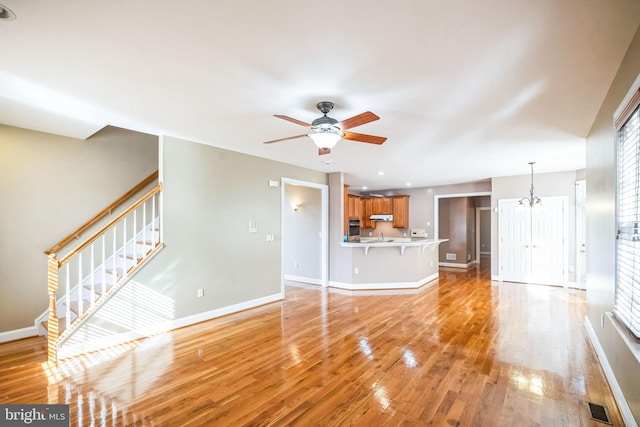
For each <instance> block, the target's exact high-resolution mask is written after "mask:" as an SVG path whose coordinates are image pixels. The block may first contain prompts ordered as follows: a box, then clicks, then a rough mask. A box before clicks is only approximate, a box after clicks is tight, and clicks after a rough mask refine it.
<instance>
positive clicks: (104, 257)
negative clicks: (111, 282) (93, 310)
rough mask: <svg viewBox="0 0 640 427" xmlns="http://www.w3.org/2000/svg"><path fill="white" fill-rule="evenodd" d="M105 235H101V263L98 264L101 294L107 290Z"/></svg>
mask: <svg viewBox="0 0 640 427" xmlns="http://www.w3.org/2000/svg"><path fill="white" fill-rule="evenodd" d="M106 239H107V233H104V234H103V235H102V262H101V263H100V268H101V269H102V294H101V295H104V292H105V291H106V290H107V253H106V251H107V243H106Z"/></svg>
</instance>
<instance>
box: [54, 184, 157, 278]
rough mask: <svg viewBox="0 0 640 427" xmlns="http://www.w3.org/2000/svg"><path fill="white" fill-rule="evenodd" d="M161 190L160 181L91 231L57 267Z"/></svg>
mask: <svg viewBox="0 0 640 427" xmlns="http://www.w3.org/2000/svg"><path fill="white" fill-rule="evenodd" d="M161 191H162V183H161V182H160V183H158V185H156V186H155V187H154V188H153V189H151V191H149V192H148V193H147V194H145V195H144V196H142V198H140V200H138V201H137V202H135V203H134V204H132V205H131V206H129V207H128V208H127V209H126V210H125V211H123V212H122V213H121V214H120V215H118V216H117V217H115V218H113V219H112V220H111V221H110V222H109V223H108V224H107V225H105V226H104V227H102V228H101V229H100V230H98V231H96V232H95V233H93V235H91V237H89V238H88V239H87V240H85V241H84V242H83V243H81V244H80V245H79V246H78V247H76V248H75V249H74V250H72V251H71V252H69V253H68V254H67V255H65V256H64V257H63V258H61V259H60V261H58V267H62V266H63V265H64V264H65V263H66V262H67V261H69V259H71V258H72V257H73V256H74V255H76V254H77V253H79V252H80V251H82V250H83V249H84V248H86V247H87V246H89V245H90V244H91V243H93V242H95V241H96V240H97V239H98V238H99V237H100V236H101V235H102V234H103V233H104V232H105V231H107V230H108V229H110V228H111V227H113V226H114V224H116V223H118V222H119V221H120V220H121V219H122V218H124V217H126V216H127V215H129V214H130V213H131V212H133V211H134V210H135V209H136V208H137V207H138V206H140V205H142V204H143V203H144V202H146V201H147V200H149V199H150V198H151V197H153V196H154V195H155V194H158V193H159V192H161Z"/></svg>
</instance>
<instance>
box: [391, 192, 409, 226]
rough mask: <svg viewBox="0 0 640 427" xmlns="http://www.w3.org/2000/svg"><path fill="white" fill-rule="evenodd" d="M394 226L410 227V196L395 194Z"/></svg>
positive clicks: (393, 198)
mask: <svg viewBox="0 0 640 427" xmlns="http://www.w3.org/2000/svg"><path fill="white" fill-rule="evenodd" d="M391 199H392V200H393V227H394V228H409V196H393V197H392V198H391Z"/></svg>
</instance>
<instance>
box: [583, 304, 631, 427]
mask: <svg viewBox="0 0 640 427" xmlns="http://www.w3.org/2000/svg"><path fill="white" fill-rule="evenodd" d="M584 327H585V329H586V330H587V335H588V336H589V339H590V340H591V344H592V345H593V348H594V349H595V351H596V355H597V356H598V360H599V361H600V366H602V370H603V371H604V375H605V377H607V381H609V386H610V387H611V391H612V392H613V397H614V398H615V399H616V403H617V404H618V409H619V410H620V414H621V415H622V418H623V419H624V422H625V424H626V425H627V426H629V427H638V424H637V423H636V421H635V418H634V417H633V413H632V412H631V408H629V405H628V404H627V400H626V399H625V397H624V394H623V393H622V389H621V388H620V384H618V380H617V379H616V376H615V374H614V373H613V369H611V365H610V364H609V360H608V359H607V355H606V354H605V352H604V349H603V348H602V345H600V341H599V340H598V336H597V335H596V331H595V330H594V329H593V325H591V321H590V320H589V318H588V317H587V316H585V317H584Z"/></svg>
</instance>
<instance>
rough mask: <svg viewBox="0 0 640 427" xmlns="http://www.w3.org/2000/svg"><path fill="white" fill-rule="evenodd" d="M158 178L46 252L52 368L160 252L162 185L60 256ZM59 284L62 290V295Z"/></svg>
mask: <svg viewBox="0 0 640 427" xmlns="http://www.w3.org/2000/svg"><path fill="white" fill-rule="evenodd" d="M155 177H157V172H155V173H154V174H152V175H151V176H149V177H148V178H146V179H145V180H144V181H142V182H141V183H140V184H138V185H137V186H136V187H134V188H133V189H132V190H130V191H129V192H127V193H126V194H125V195H124V196H123V197H121V198H119V199H118V200H117V201H116V202H117V203H116V202H114V203H112V204H111V205H110V206H109V207H107V208H106V209H105V210H103V211H102V212H100V213H99V214H98V215H96V217H94V218H92V219H91V220H90V221H88V222H87V223H85V224H83V226H82V227H80V228H79V229H78V230H76V231H75V232H74V233H72V234H71V235H69V236H67V237H66V238H65V239H63V240H61V241H60V242H59V243H57V244H56V245H54V246H53V247H52V248H51V249H49V250H48V251H47V255H48V266H47V292H48V295H49V304H48V306H49V308H48V313H47V320H46V321H45V322H43V323H46V326H45V328H46V330H47V339H48V360H49V363H50V364H51V365H55V364H56V363H57V360H58V350H59V345H60V343H61V342H62V341H63V340H64V339H66V338H68V337H69V336H70V335H71V334H72V333H73V331H74V330H76V329H77V328H79V326H80V325H81V324H82V323H84V321H86V319H87V318H88V317H89V315H90V314H91V313H93V312H95V311H96V310H97V309H98V308H100V307H101V306H102V305H104V303H105V302H106V301H107V300H108V299H109V297H110V296H112V295H113V294H114V293H115V292H117V290H118V289H119V288H120V287H121V286H123V285H124V284H125V283H126V282H127V281H128V280H129V278H130V277H131V274H132V273H133V272H134V271H135V270H137V269H138V268H139V267H141V266H142V265H144V264H145V263H146V262H147V261H148V260H149V259H151V257H153V256H154V255H155V254H156V253H157V252H158V251H159V250H160V249H161V248H162V246H163V243H162V238H161V233H160V220H159V213H160V205H159V195H160V193H161V191H162V183H158V185H156V186H155V187H154V188H153V189H152V190H150V191H149V192H148V193H147V194H145V195H144V196H143V197H142V198H140V199H139V200H137V201H136V202H134V203H133V204H132V205H131V206H129V207H128V208H126V209H125V210H124V211H123V212H122V213H120V214H119V215H117V216H116V217H115V218H113V219H112V220H111V221H110V222H109V223H108V224H106V225H105V226H103V227H102V228H100V229H99V230H98V231H96V232H95V233H93V234H92V235H91V236H90V237H88V238H87V239H86V240H85V241H84V242H82V243H81V244H79V245H78V246H77V247H76V248H74V249H73V250H72V251H71V252H69V253H68V254H67V255H65V256H63V257H62V258H60V259H58V256H57V254H56V252H57V251H58V250H59V249H60V248H61V247H63V246H65V245H66V244H68V243H69V242H70V241H72V240H73V239H74V238H76V236H77V235H78V234H79V233H81V232H82V231H85V230H86V229H88V228H89V227H90V226H91V225H93V224H95V223H96V222H97V221H98V220H99V219H100V218H102V217H104V216H105V215H107V214H108V213H109V212H110V211H111V210H113V209H114V208H115V207H117V206H118V205H120V204H122V203H123V202H124V201H126V200H127V199H128V198H130V197H131V196H132V195H133V194H135V193H136V192H138V191H140V189H142V188H143V187H145V186H146V185H148V184H149V183H151V182H152V181H153V179H154V178H155ZM134 190H135V191H134ZM72 264H73V266H72ZM60 285H62V286H63V289H62V290H60ZM61 307H62V308H63V310H64V313H63V317H58V316H59V311H60V310H59V308H61Z"/></svg>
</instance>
